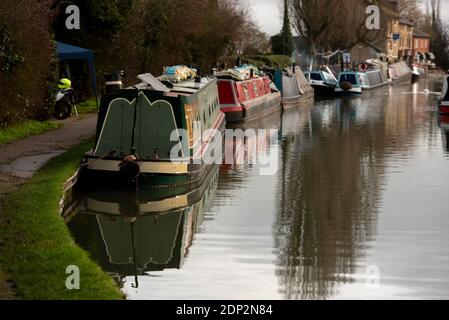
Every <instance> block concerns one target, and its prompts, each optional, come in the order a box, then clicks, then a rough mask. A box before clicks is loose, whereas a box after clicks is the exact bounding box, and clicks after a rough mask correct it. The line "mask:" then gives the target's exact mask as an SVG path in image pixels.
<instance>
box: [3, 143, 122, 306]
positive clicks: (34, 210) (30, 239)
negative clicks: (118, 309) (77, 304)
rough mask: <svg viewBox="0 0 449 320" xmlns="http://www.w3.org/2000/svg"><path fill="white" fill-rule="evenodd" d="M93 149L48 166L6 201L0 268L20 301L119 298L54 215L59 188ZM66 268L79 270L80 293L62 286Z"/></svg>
mask: <svg viewBox="0 0 449 320" xmlns="http://www.w3.org/2000/svg"><path fill="white" fill-rule="evenodd" d="M91 145H92V142H87V143H83V144H82V145H80V146H78V147H76V148H74V149H72V150H70V151H68V152H66V153H65V154H63V155H61V156H59V157H57V158H54V159H53V160H50V161H49V163H48V164H47V165H46V166H45V167H44V168H43V169H41V170H40V171H39V172H38V173H37V174H36V175H35V176H34V177H33V178H32V179H31V180H29V181H28V182H26V183H25V185H23V187H21V188H20V189H19V190H18V191H16V192H13V193H12V194H10V195H9V196H8V197H7V198H6V200H5V203H4V207H3V212H2V215H0V238H1V239H2V240H3V245H2V246H0V265H2V266H3V267H5V268H6V270H5V271H6V272H8V274H9V275H10V276H11V277H12V278H13V279H14V281H15V282H16V283H17V286H18V289H17V290H18V293H19V295H20V296H21V298H23V299H39V300H41V299H45V300H47V299H50V300H53V299H57V300H60V299H62V300H66V299H68V300H72V299H73V300H76V299H82V300H91V299H93V300H103V299H104V300H112V299H122V298H123V295H122V294H121V292H120V290H119V289H118V287H117V285H116V283H115V282H114V281H113V280H112V278H110V277H109V276H108V275H106V274H105V273H104V272H103V271H102V269H101V268H100V267H99V266H98V265H97V264H96V263H94V262H93V260H92V259H91V258H90V257H89V255H88V254H87V253H86V252H85V251H84V250H82V249H81V248H80V247H78V246H77V245H76V243H75V242H74V240H73V238H72V237H71V235H70V232H69V230H68V228H67V227H66V225H65V223H64V220H63V219H62V218H61V217H60V216H59V214H58V211H59V206H58V204H59V200H60V199H61V197H62V191H63V190H62V185H63V183H64V181H66V179H67V178H68V177H70V176H71V175H72V174H73V173H74V172H75V170H76V168H77V166H78V164H79V160H80V158H81V155H82V154H83V153H84V152H85V151H87V150H88V149H89V148H90V147H91ZM69 265H76V266H78V267H79V269H80V274H81V289H80V290H73V291H70V290H68V289H67V288H66V286H65V281H66V279H67V276H68V275H67V274H66V273H65V272H66V268H67V266H69Z"/></svg>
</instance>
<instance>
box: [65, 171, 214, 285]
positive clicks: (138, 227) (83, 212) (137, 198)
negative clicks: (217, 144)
mask: <svg viewBox="0 0 449 320" xmlns="http://www.w3.org/2000/svg"><path fill="white" fill-rule="evenodd" d="M217 185H218V167H215V169H214V171H213V172H212V173H211V174H210V176H209V177H208V181H207V183H205V184H203V186H202V187H201V188H198V189H196V190H192V191H190V192H187V193H185V194H179V195H176V196H172V197H170V198H167V199H160V198H154V197H153V195H152V193H151V192H148V190H139V191H137V192H136V191H134V192H131V191H129V190H128V191H122V192H120V191H118V190H90V191H87V192H86V194H85V196H84V198H83V200H82V204H81V208H80V210H79V212H80V213H78V214H77V215H76V216H75V217H74V218H72V219H71V221H70V222H69V223H68V226H69V228H70V230H71V231H72V233H73V235H74V236H75V239H76V241H77V242H78V243H79V244H80V245H81V247H83V248H84V249H86V250H87V251H88V252H89V253H90V254H91V256H92V257H93V258H94V259H95V260H97V262H98V263H99V264H100V265H101V266H102V267H103V268H104V269H105V270H106V271H107V272H109V273H110V274H112V275H113V276H118V277H119V278H120V279H121V280H123V279H124V278H126V277H128V276H135V277H136V285H138V278H137V277H138V276H141V275H145V274H146V273H147V272H151V271H161V270H164V269H170V268H175V269H176V268H177V269H180V268H181V267H182V266H183V263H184V259H185V258H186V257H187V255H188V251H189V248H190V247H191V245H192V243H193V239H194V235H195V233H196V232H197V231H198V228H199V226H200V225H201V223H202V221H203V214H204V212H205V211H206V210H207V209H208V208H209V207H210V206H211V204H212V201H213V198H214V196H215V191H216V188H217ZM93 230H94V231H93Z"/></svg>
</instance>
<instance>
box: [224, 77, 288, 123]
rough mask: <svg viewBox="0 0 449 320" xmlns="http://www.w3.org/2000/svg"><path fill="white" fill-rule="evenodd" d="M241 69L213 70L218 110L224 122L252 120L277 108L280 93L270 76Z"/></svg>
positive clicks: (278, 107)
mask: <svg viewBox="0 0 449 320" xmlns="http://www.w3.org/2000/svg"><path fill="white" fill-rule="evenodd" d="M241 70H242V68H239V69H232V70H227V71H223V72H220V73H217V79H218V92H219V100H220V109H221V111H222V112H224V113H225V114H226V121H227V122H241V121H252V120H257V119H259V118H262V117H264V116H267V115H269V114H272V113H274V112H280V111H281V100H282V98H281V93H280V92H279V91H278V90H277V89H276V87H275V86H272V85H271V80H270V78H269V77H268V76H267V75H265V74H263V73H259V72H258V71H255V70H254V69H249V70H250V71H249V72H248V73H246V74H245V73H243V72H242V71H241Z"/></svg>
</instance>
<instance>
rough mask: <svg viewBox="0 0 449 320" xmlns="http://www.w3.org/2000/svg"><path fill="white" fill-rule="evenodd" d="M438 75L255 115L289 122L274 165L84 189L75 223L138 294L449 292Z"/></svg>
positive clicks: (444, 134)
mask: <svg viewBox="0 0 449 320" xmlns="http://www.w3.org/2000/svg"><path fill="white" fill-rule="evenodd" d="M440 86H441V83H439V82H432V81H428V82H426V81H424V82H420V83H418V84H415V85H413V86H412V85H410V86H399V87H392V88H387V89H386V90H379V91H376V92H373V93H371V94H368V95H364V96H362V97H357V98H354V99H351V98H350V99H345V98H343V99H332V100H321V101H317V102H316V103H315V104H314V105H310V106H307V105H304V106H301V107H300V108H298V109H293V110H289V111H287V112H285V113H284V114H283V115H282V118H281V115H279V114H277V115H272V117H269V118H265V119H263V120H262V121H260V122H256V123H253V124H250V125H249V126H248V127H249V128H254V129H276V128H277V129H279V130H280V134H279V136H278V141H277V142H276V143H277V144H278V146H275V147H279V151H280V152H279V157H278V158H279V171H278V172H277V173H276V174H275V175H271V176H261V175H260V171H259V166H258V164H257V163H256V164H252V165H230V166H222V167H221V168H220V169H219V173H215V174H214V178H212V179H211V180H210V182H206V183H205V184H204V186H205V187H206V188H207V189H206V190H199V191H197V192H196V193H193V194H190V193H189V191H185V192H182V193H181V195H180V196H176V194H173V195H170V196H164V195H161V194H159V195H157V194H155V193H149V194H145V193H142V194H140V193H138V194H135V193H128V194H125V193H121V194H111V193H110V192H98V190H97V191H96V192H87V193H86V194H85V195H84V198H83V201H82V205H81V206H80V209H79V211H80V212H81V213H80V214H78V215H75V216H74V217H73V218H72V220H71V222H70V223H69V226H70V228H71V230H72V232H73V233H74V235H75V238H76V239H77V241H78V243H80V244H81V246H82V247H84V248H86V249H87V250H88V251H89V252H90V253H91V255H92V257H94V258H95V259H96V260H97V261H99V263H100V264H101V265H102V266H103V268H104V269H105V270H108V271H109V272H111V273H113V274H115V275H116V276H118V277H119V278H120V279H122V281H124V280H126V281H127V282H126V283H124V284H123V289H124V292H125V293H126V294H127V295H128V297H129V298H130V299H278V298H279V299H333V298H342V299H343V298H352V299H354V298H355V299H358V298H381V299H388V298H396V299H398V298H410V297H412V298H446V297H447V295H448V292H449V246H448V243H449V215H448V214H447V213H448V210H447V208H448V207H449V198H448V197H447V188H448V184H449V182H448V181H449V171H448V170H447V168H448V161H449V157H448V155H449V149H448V141H449V140H448V137H449V135H448V131H449V121H448V120H449V119H445V118H440V117H439V115H438V113H437V109H436V105H437V103H436V100H437V95H435V94H433V92H437V91H439V90H441V88H440ZM243 129H246V128H243ZM266 138H267V142H269V140H271V138H272V137H269V136H267V137H266ZM245 142H246V143H248V142H249V141H248V140H246V141H245ZM267 146H268V149H270V150H275V149H276V148H274V149H273V147H274V146H273V145H271V146H270V145H267ZM443 146H444V149H443ZM266 151H267V150H266V149H263V152H266ZM217 174H218V175H219V177H217ZM217 184H218V186H217ZM215 189H216V193H215V191H214V190H215ZM189 194H190V196H188V195H189ZM186 195H187V196H186ZM193 239H194V241H193ZM369 270H378V271H379V279H378V280H379V284H378V286H377V288H373V287H369V286H367V279H368V276H369V273H368V271H369ZM136 273H137V274H138V275H139V278H138V284H139V288H138V289H136V288H133V287H132V286H131V285H132V284H136V280H135V279H134V275H135V274H136Z"/></svg>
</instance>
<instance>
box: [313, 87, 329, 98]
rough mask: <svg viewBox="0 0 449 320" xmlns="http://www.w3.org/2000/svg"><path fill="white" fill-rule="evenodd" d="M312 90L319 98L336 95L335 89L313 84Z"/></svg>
mask: <svg viewBox="0 0 449 320" xmlns="http://www.w3.org/2000/svg"><path fill="white" fill-rule="evenodd" d="M312 88H313V90H315V95H316V96H317V97H332V96H334V95H335V87H331V86H325V85H314V84H312Z"/></svg>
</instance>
